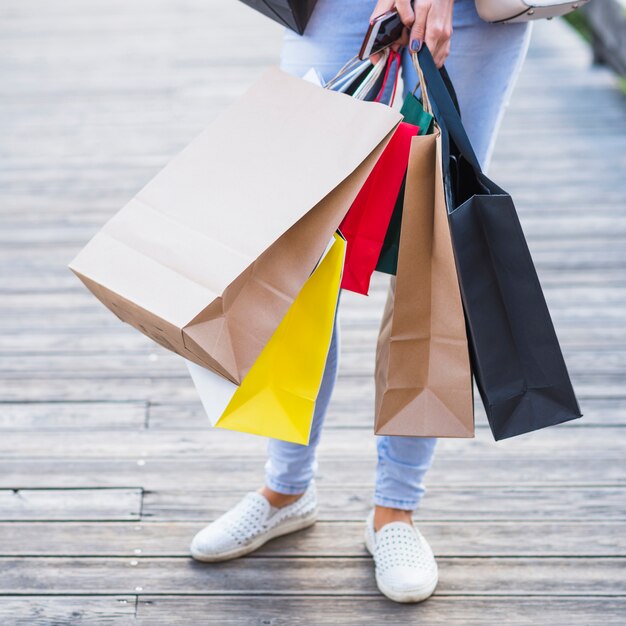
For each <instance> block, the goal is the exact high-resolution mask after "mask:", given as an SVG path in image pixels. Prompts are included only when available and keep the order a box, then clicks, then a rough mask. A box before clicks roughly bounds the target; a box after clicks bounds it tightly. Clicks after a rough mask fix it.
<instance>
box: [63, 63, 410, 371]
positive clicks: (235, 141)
mask: <svg viewBox="0 0 626 626" xmlns="http://www.w3.org/2000/svg"><path fill="white" fill-rule="evenodd" d="M400 119H401V116H400V115H399V114H398V113H397V112H395V111H392V110H391V109H390V108H389V107H386V106H384V105H381V104H377V103H372V102H361V101H358V100H355V99H354V98H350V97H348V96H346V95H344V94H340V93H335V92H331V91H328V90H324V89H320V88H319V87H317V86H315V85H312V84H310V83H308V82H306V81H304V80H301V79H298V78H294V77H291V76H289V75H287V74H285V73H284V72H281V71H280V70H277V69H271V70H269V71H267V72H266V73H265V74H264V76H263V77H262V78H261V79H260V80H259V81H258V82H257V83H256V84H255V85H254V86H253V87H252V88H251V89H250V90H249V91H248V92H247V93H246V94H244V95H243V96H242V97H241V98H240V99H239V100H238V101H237V102H236V103H235V104H234V105H233V106H232V107H230V108H229V109H228V110H227V111H226V112H225V113H224V114H223V115H222V116H221V117H219V118H218V119H217V120H216V121H215V122H214V123H212V124H211V125H210V126H209V127H208V128H207V129H206V130H205V131H204V132H203V133H202V134H201V135H200V136H199V137H198V138H197V139H195V140H194V141H192V143H191V144H190V145H189V146H187V148H185V150H183V152H181V153H180V154H179V155H178V156H177V157H176V158H174V160H173V161H171V162H170V163H169V164H168V165H167V166H166V167H165V169H163V170H162V171H161V172H160V173H159V174H158V175H157V176H156V177H155V178H154V179H153V180H152V181H150V182H149V183H148V185H146V187H144V189H142V190H141V191H140V192H139V193H138V194H137V195H136V196H135V198H133V199H132V200H131V201H130V202H129V203H128V204H127V205H126V206H125V207H124V208H123V209H122V210H121V211H119V212H118V213H117V214H116V215H115V216H114V217H113V218H112V219H111V220H109V222H107V223H106V224H105V226H104V227H103V228H102V230H101V231H100V232H98V233H97V234H96V236H95V237H94V238H93V239H92V240H91V241H90V242H89V243H88V244H87V246H86V247H85V248H84V249H83V250H82V251H81V252H80V253H79V254H78V256H77V257H76V258H75V259H74V260H73V261H72V263H71V264H70V268H71V269H72V270H73V271H74V272H75V273H76V274H77V275H78V276H79V278H80V279H81V280H82V281H83V282H84V283H85V285H86V286H87V287H88V288H89V289H90V290H91V291H92V292H93V293H94V294H95V295H96V296H97V297H98V298H99V299H100V300H101V301H102V302H103V303H104V304H105V305H106V306H107V307H109V308H110V309H111V310H112V311H113V312H114V313H116V314H117V315H118V317H120V318H121V319H122V320H124V321H125V322H128V323H130V324H132V325H133V326H135V327H136V328H138V329H139V330H141V331H142V332H143V333H145V334H146V335H148V336H149V337H151V338H152V339H154V340H155V341H157V342H158V343H160V344H161V345H163V346H165V347H167V348H169V349H171V350H173V351H175V352H177V353H178V354H180V355H182V356H184V357H186V358H187V359H189V360H191V361H194V362H195V363H198V364H200V365H203V366H205V367H208V368H210V369H212V370H214V371H216V372H218V373H219V374H221V375H222V376H224V377H225V378H228V379H229V380H231V381H233V382H235V383H240V382H241V381H242V379H243V377H244V376H245V374H246V373H247V371H248V370H249V369H250V367H251V366H252V364H253V363H254V361H255V359H256V358H257V357H258V355H259V354H260V352H261V350H262V349H263V346H264V345H265V344H266V343H267V341H268V340H269V338H270V337H271V336H272V334H273V332H274V331H275V330H276V327H277V326H278V324H279V322H280V320H281V319H282V317H283V316H284V315H285V313H286V312H287V310H288V308H289V305H290V304H291V302H292V301H293V299H294V298H295V296H296V295H297V294H298V292H299V291H300V289H301V288H302V285H303V284H304V282H305V281H306V280H307V278H308V277H309V276H310V274H311V272H312V271H313V269H314V267H315V265H316V263H317V262H318V261H319V259H320V256H321V254H322V253H323V251H324V249H325V247H326V244H327V242H328V241H329V239H330V238H331V237H332V235H333V233H334V232H335V230H336V228H337V226H338V225H339V223H340V222H341V220H342V219H343V217H344V216H345V214H346V212H347V211H348V209H349V207H350V205H351V204H352V202H353V201H354V199H355V197H356V195H357V193H358V191H359V189H360V188H361V186H362V185H363V183H364V181H365V180H366V178H367V176H368V175H369V173H370V172H371V170H372V168H373V167H374V164H375V163H376V160H377V158H378V156H379V155H380V154H381V152H382V150H383V149H384V147H385V145H386V143H387V141H388V140H389V137H390V136H391V134H392V133H393V130H394V129H395V127H396V126H397V124H398V123H399V121H400Z"/></svg>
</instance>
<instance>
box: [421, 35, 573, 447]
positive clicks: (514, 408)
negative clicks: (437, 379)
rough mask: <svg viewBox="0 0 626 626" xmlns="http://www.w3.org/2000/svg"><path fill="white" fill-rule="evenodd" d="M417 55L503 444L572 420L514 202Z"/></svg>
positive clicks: (464, 289)
mask: <svg viewBox="0 0 626 626" xmlns="http://www.w3.org/2000/svg"><path fill="white" fill-rule="evenodd" d="M414 59H415V61H416V66H417V69H418V71H419V72H420V73H421V74H422V79H423V83H424V84H425V85H426V91H427V92H428V97H429V99H430V102H431V105H432V109H433V113H434V115H435V119H436V120H437V122H438V124H439V126H440V128H441V132H442V147H443V150H442V153H443V159H444V160H443V170H444V176H445V181H446V198H447V203H448V222H449V225H450V231H451V234H452V242H453V245H454V252H455V257H456V264H457V271H458V277H459V282H460V286H461V294H462V297H463V305H464V309H465V315H466V318H467V326H468V332H469V337H470V348H471V355H472V366H473V372H474V376H475V378H476V383H477V386H478V389H479V392H480V395H481V398H482V400H483V404H484V405H485V411H486V413H487V417H488V419H489V425H490V426H491V430H492V432H493V435H494V437H495V438H496V439H504V438H507V437H513V436H515V435H520V434H522V433H526V432H530V431H534V430H537V429H539V428H544V427H546V426H551V425H554V424H560V423H562V422H566V421H568V420H572V419H575V418H578V417H580V416H581V413H580V409H579V407H578V402H577V400H576V397H575V394H574V390H573V388H572V384H571V382H570V378H569V375H568V372H567V368H566V365H565V362H564V360H563V355H562V353H561V349H560V346H559V342H558V339H557V336H556V333H555V330H554V326H553V324H552V320H551V318H550V313H549V311H548V307H547V305H546V301H545V298H544V295H543V292H542V289H541V285H540V283H539V279H538V276H537V272H536V270H535V267H534V264H533V261H532V258H531V255H530V251H529V249H528V245H527V243H526V240H525V238H524V233H523V231H522V228H521V225H520V222H519V218H518V216H517V212H516V210H515V206H514V204H513V201H512V199H511V197H510V196H509V194H507V193H506V192H505V191H504V190H502V189H501V188H500V187H498V186H497V185H496V184H495V183H493V182H492V181H491V180H490V179H489V178H487V176H486V175H485V174H484V173H483V172H482V170H481V167H480V163H479V162H478V159H477V158H476V155H475V153H474V151H473V149H472V146H471V143H470V141H469V138H468V136H467V133H466V132H465V129H464V128H463V124H462V123H461V118H460V115H459V112H458V111H457V109H456V108H455V106H454V103H453V100H452V97H451V91H452V85H451V83H450V81H449V80H447V79H448V77H447V74H446V73H445V70H443V71H442V72H441V73H440V72H439V71H438V70H437V68H436V66H435V63H434V61H433V59H432V56H431V54H430V52H429V51H428V49H427V48H426V47H425V46H424V47H423V48H422V50H421V51H420V52H419V53H418V54H417V56H416V57H414ZM444 79H445V80H444Z"/></svg>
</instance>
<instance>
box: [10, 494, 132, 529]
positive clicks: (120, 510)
mask: <svg viewBox="0 0 626 626" xmlns="http://www.w3.org/2000/svg"><path fill="white" fill-rule="evenodd" d="M141 498H142V491H141V489H138V488H134V489H121V488H118V489H115V488H109V489H11V490H8V489H0V520H2V521H8V520H10V521H13V522H17V521H22V520H57V521H61V520H137V519H139V516H140V514H141Z"/></svg>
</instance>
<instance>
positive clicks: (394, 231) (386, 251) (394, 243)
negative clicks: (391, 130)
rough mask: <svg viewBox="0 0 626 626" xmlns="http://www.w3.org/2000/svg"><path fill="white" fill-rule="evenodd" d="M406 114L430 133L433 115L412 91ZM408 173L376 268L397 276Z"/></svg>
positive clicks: (421, 132) (407, 119) (422, 132)
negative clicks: (425, 109)
mask: <svg viewBox="0 0 626 626" xmlns="http://www.w3.org/2000/svg"><path fill="white" fill-rule="evenodd" d="M400 113H402V115H404V121H405V122H407V123H409V124H414V125H415V126H419V132H418V133H417V134H418V135H428V134H430V133H432V130H433V116H432V115H431V114H430V113H427V112H426V111H424V107H423V106H422V103H421V102H420V100H419V99H418V98H417V96H415V94H412V93H410V94H409V95H408V96H407V97H406V99H405V101H404V103H403V104H402V108H401V109H400ZM405 184H406V175H405V179H404V182H403V183H402V187H400V193H399V194H398V198H397V200H396V205H395V207H394V209H393V213H392V215H391V220H390V221H389V228H388V229H387V234H386V235H385V241H384V242H383V247H382V249H381V251H380V257H379V258H378V263H377V265H376V270H377V271H379V272H384V273H385V274H393V275H394V276H395V274H396V272H397V269H398V250H399V247H400V226H401V224H402V207H403V205H404V187H405Z"/></svg>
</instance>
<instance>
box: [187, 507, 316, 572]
mask: <svg viewBox="0 0 626 626" xmlns="http://www.w3.org/2000/svg"><path fill="white" fill-rule="evenodd" d="M315 522H317V510H315V511H313V513H312V514H310V515H308V516H307V517H303V518H298V519H294V520H291V521H290V522H286V523H285V524H281V525H280V526H277V527H276V528H273V529H272V530H270V531H268V532H267V533H265V534H263V535H259V536H258V537H256V538H255V539H254V541H252V542H251V543H249V544H247V545H245V546H241V547H240V548H237V549H236V550H231V551H230V552H222V553H221V554H203V553H202V552H198V551H196V550H193V549H192V550H191V556H192V557H193V558H194V559H195V560H196V561H202V562H203V563H219V562H220V561H230V560H232V559H238V558H239V557H241V556H245V555H246V554H250V552H254V551H255V550H258V549H259V548H260V547H261V546H262V545H264V544H266V543H267V542H268V541H271V540H272V539H276V538H277V537H282V536H283V535H289V534H291V533H295V532H297V531H299V530H304V529H305V528H309V527H310V526H313V524H315Z"/></svg>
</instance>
